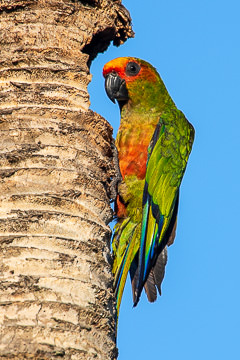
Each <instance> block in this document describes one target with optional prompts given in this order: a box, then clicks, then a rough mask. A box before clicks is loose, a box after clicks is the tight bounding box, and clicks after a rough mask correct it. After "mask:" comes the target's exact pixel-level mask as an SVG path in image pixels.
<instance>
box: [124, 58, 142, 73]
mask: <svg viewBox="0 0 240 360" xmlns="http://www.w3.org/2000/svg"><path fill="white" fill-rule="evenodd" d="M140 69H141V67H140V65H138V64H137V63H135V62H133V61H130V62H129V63H128V64H127V66H126V74H127V75H128V76H135V75H137V74H138V73H139V71H140Z"/></svg>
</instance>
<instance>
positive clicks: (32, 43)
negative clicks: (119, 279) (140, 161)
mask: <svg viewBox="0 0 240 360" xmlns="http://www.w3.org/2000/svg"><path fill="white" fill-rule="evenodd" d="M129 36H132V32H131V27H130V17H129V14H128V12H127V11H126V10H125V9H124V7H123V6H122V5H121V3H120V1H111V0H105V1H104V0H103V1H101V0H95V1H94V0H92V1H90V0H89V1H82V2H80V1H79V2H73V1H70V0H62V1H59V0H46V1H44V0H42V1H40V0H39V1H37V0H13V1H7V0H6V1H0V247H1V250H0V251H1V255H0V359H25V358H27V359H74V360H77V359H104V360H107V359H115V358H116V356H117V355H116V354H117V351H116V345H115V322H114V315H115V310H114V309H115V308H114V299H113V295H112V292H111V286H112V275H111V269H110V253H109V241H110V229H109V227H108V226H107V224H108V222H109V221H110V220H111V217H112V212H111V208H110V206H109V195H108V189H109V183H110V178H111V177H112V176H113V175H114V174H113V170H112V162H111V161H112V159H111V156H112V152H111V146H110V144H111V140H112V129H111V127H110V125H109V124H108V123H107V122H106V121H105V119H103V118H102V117H101V116H99V115H98V114H96V113H93V112H92V111H90V110H88V107H89V96H88V92H87V85H88V83H89V81H90V78H91V76H90V74H89V68H88V65H89V64H90V62H91V61H92V60H93V59H94V57H95V56H96V55H97V53H98V52H99V51H103V50H105V49H106V48H107V46H108V45H109V43H110V41H111V40H113V41H114V43H115V44H116V45H119V44H120V43H121V42H123V41H125V40H126V39H127V37H129Z"/></svg>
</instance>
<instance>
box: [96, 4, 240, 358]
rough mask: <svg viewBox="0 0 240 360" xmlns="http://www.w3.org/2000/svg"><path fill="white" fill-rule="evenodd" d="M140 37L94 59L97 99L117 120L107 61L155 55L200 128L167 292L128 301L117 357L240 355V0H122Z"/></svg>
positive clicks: (104, 111) (171, 250)
mask: <svg viewBox="0 0 240 360" xmlns="http://www.w3.org/2000/svg"><path fill="white" fill-rule="evenodd" d="M123 4H124V5H125V6H126V7H127V9H128V10H129V11H130V13H131V16H132V21H133V29H134V31H135V34H136V35H135V38H134V39H130V40H128V41H127V42H126V44H125V45H123V46H120V47H119V48H116V47H113V46H112V45H111V46H110V47H109V49H108V50H107V51H106V52H105V53H104V54H100V55H99V56H98V58H97V59H96V60H95V61H94V62H93V65H92V68H91V73H92V74H93V81H92V84H91V85H90V86H89V91H90V96H91V108H92V109H93V110H95V111H97V112H98V113H100V114H101V115H103V116H104V117H105V118H106V119H107V120H108V121H109V122H110V123H111V124H112V126H113V127H114V134H116V132H117V129H118V126H119V116H120V115H119V109H118V106H117V105H114V104H112V103H111V102H110V100H109V99H108V98H107V96H106V94H105V91H104V81H103V78H102V67H103V65H104V64H105V63H106V62H107V61H109V60H111V59H113V58H115V57H118V56H129V55H131V56H136V57H140V58H142V59H145V60H147V61H149V62H151V63H152V64H153V65H154V66H155V67H156V68H157V70H158V72H159V73H160V75H161V77H162V79H163V80H164V82H165V85H166V86H167V88H168V90H169V93H170V95H171V96H172V98H173V100H174V101H175V103H176V105H177V106H178V108H179V109H181V110H182V111H183V112H184V114H185V115H186V117H187V118H188V119H189V121H190V122H191V123H192V124H193V125H194V127H195V129H196V138H195V143H194V147H193V151H192V154H191V156H190V160H189V164H188V168H187V171H186V173H185V177H184V180H183V183H182V188H181V197H180V209H179V217H178V229H177V237H176V239H175V243H174V245H173V246H171V247H170V248H169V258H168V264H167V269H166V275H165V279H164V282H163V288H162V296H161V297H160V298H158V300H157V302H156V303H154V304H150V303H148V302H147V300H146V297H145V294H144V293H143V294H142V297H141V301H140V303H139V305H138V306H137V308H134V309H133V308H132V296H131V292H130V285H129V281H128V285H127V287H126V289H125V293H124V298H123V302H122V306H121V312H120V319H119V331H118V347H119V360H133V359H138V360H142V359H144V360H146V359H163V360H176V359H177V360H179V359H180V360H182V359H183V360H193V359H194V360H203V359H204V360H208V359H211V360H212V359H218V360H222V359H224V360H225V359H231V360H232V359H233V360H235V359H236V360H237V359H240V312H239V307H240V279H239V277H240V265H239V264H240V235H239V223H240V211H239V201H240V196H239V195H240V190H239V186H240V115H239V104H240V91H239V90H240V70H239V67H240V20H239V19H240V2H239V0H235V1H234V0H228V1H221V0H218V1H217V0H210V1H209V0H208V1H206V0H201V1H199V0H197V1H193V0H181V1H179V0H169V1H161V0H160V1H157V0H155V1H153V0H148V1H139V0H123Z"/></svg>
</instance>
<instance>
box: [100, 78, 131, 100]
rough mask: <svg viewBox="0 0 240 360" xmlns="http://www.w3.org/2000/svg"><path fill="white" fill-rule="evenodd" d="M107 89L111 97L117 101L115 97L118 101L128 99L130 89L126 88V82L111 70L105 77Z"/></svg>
mask: <svg viewBox="0 0 240 360" xmlns="http://www.w3.org/2000/svg"><path fill="white" fill-rule="evenodd" d="M105 90H106V93H107V96H108V97H109V99H110V100H111V101H112V102H113V103H115V99H116V100H118V101H120V102H121V101H127V100H128V91H127V88H126V82H125V80H124V79H121V78H120V76H119V75H118V74H116V73H115V72H111V73H109V74H107V75H106V77H105Z"/></svg>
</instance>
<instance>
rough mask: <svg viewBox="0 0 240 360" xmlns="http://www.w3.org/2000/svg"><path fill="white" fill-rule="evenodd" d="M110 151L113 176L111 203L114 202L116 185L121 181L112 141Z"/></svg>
mask: <svg viewBox="0 0 240 360" xmlns="http://www.w3.org/2000/svg"><path fill="white" fill-rule="evenodd" d="M111 149H112V154H113V167H114V172H115V174H114V177H113V178H112V181H111V184H110V198H111V200H112V201H115V200H116V198H117V194H118V184H119V183H120V182H121V181H122V175H121V172H120V168H119V163H118V151H117V148H116V145H115V143H114V141H113V142H112V144H111Z"/></svg>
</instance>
